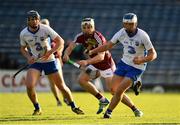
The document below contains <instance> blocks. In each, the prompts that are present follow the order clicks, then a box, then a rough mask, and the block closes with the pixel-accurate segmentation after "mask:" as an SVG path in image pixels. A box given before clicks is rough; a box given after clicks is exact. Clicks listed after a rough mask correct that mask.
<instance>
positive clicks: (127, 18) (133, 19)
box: [123, 13, 137, 23]
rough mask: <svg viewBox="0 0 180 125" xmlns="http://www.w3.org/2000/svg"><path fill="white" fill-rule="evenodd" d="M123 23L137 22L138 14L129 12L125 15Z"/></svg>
mask: <svg viewBox="0 0 180 125" xmlns="http://www.w3.org/2000/svg"><path fill="white" fill-rule="evenodd" d="M123 23H137V16H136V14H134V13H127V14H125V15H124V16H123Z"/></svg>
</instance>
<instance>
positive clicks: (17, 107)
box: [0, 92, 180, 125]
mask: <svg viewBox="0 0 180 125" xmlns="http://www.w3.org/2000/svg"><path fill="white" fill-rule="evenodd" d="M104 95H105V96H106V97H107V98H109V99H110V98H111V97H112V96H111V95H110V94H109V93H104ZM128 95H129V96H130V97H131V98H132V100H133V101H134V103H135V104H136V105H137V106H138V108H140V109H141V110H142V111H143V112H144V116H143V117H141V118H136V117H134V114H133V112H132V111H131V109H129V108H127V107H126V106H125V105H123V104H122V103H120V104H119V105H118V106H117V107H116V108H115V110H114V111H113V114H112V118H111V119H103V118H102V117H103V113H102V114H99V115H97V114H96V111H97V109H98V101H97V99H95V98H94V97H93V96H92V95H90V94H89V93H86V92H84V93H78V92H73V96H74V100H75V102H76V104H77V105H78V106H80V108H81V109H82V110H83V111H84V112H85V115H76V114H75V113H73V112H72V111H71V109H70V107H68V106H66V104H65V103H63V106H61V107H58V106H57V105H56V100H55V98H54V97H53V95H52V93H38V99H39V103H40V105H41V107H42V112H43V114H42V115H41V116H32V115H31V114H32V112H33V105H32V104H31V102H30V100H29V99H28V97H27V95H26V93H0V124H63V125H64V124H73V125H78V124H88V125H89V124H96V125H97V124H101V125H108V124H116V125H117V124H134V123H140V124H144V123H157V124H162V123H168V124H172V123H179V124H180V94H179V93H166V94H152V93H141V94H140V95H139V96H135V95H134V94H133V93H128ZM61 100H62V99H61Z"/></svg>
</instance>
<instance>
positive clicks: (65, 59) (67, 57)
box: [63, 54, 70, 62]
mask: <svg viewBox="0 0 180 125" xmlns="http://www.w3.org/2000/svg"><path fill="white" fill-rule="evenodd" d="M69 59H70V58H69V56H68V55H67V54H64V56H63V62H67V61H68V60H69Z"/></svg>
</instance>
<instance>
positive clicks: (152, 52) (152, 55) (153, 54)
mask: <svg viewBox="0 0 180 125" xmlns="http://www.w3.org/2000/svg"><path fill="white" fill-rule="evenodd" d="M156 58H157V53H156V51H155V49H154V48H153V49H150V50H149V51H148V55H147V56H146V57H144V59H143V60H144V62H150V61H153V60H155V59H156Z"/></svg>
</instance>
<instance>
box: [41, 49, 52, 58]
mask: <svg viewBox="0 0 180 125" xmlns="http://www.w3.org/2000/svg"><path fill="white" fill-rule="evenodd" d="M51 54H52V51H51V50H50V51H47V52H46V53H45V54H44V55H43V56H42V57H41V60H47V59H48V58H49V56H50V55H51Z"/></svg>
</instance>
